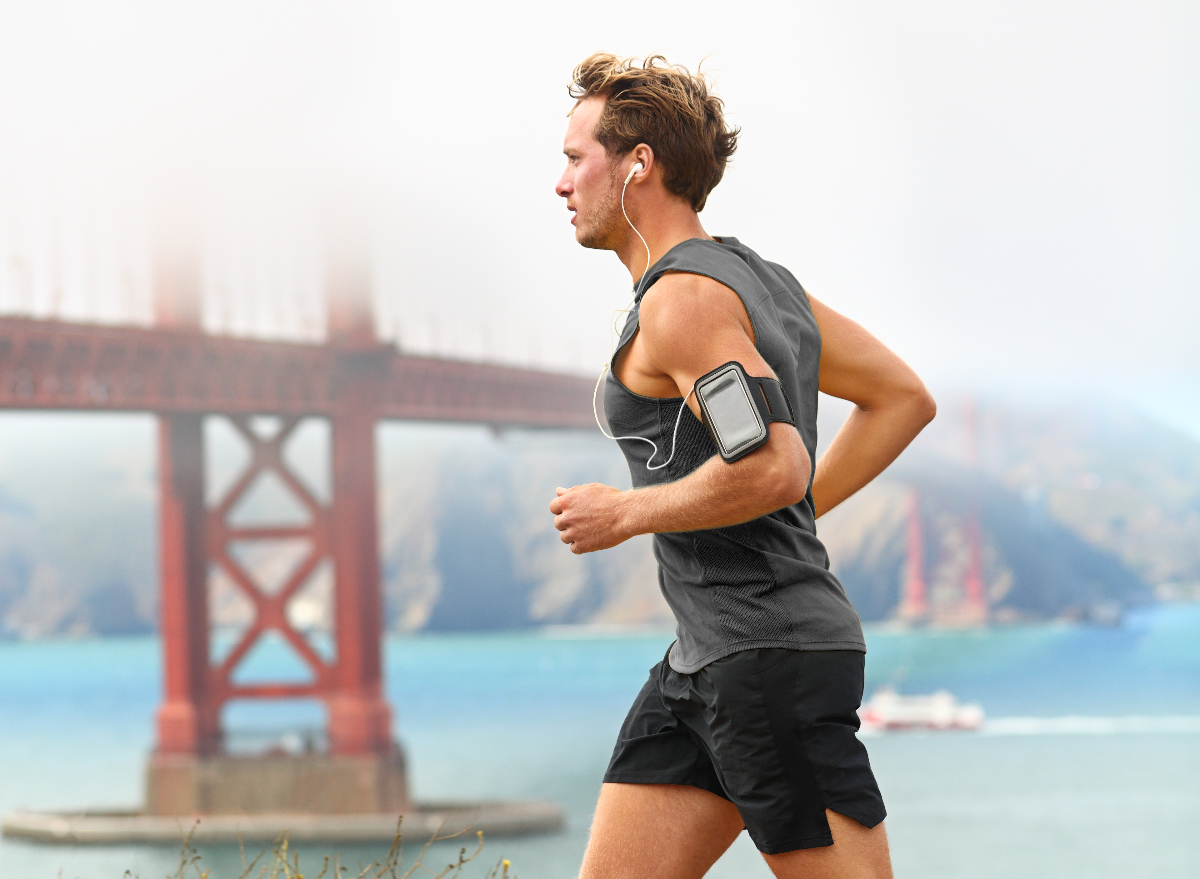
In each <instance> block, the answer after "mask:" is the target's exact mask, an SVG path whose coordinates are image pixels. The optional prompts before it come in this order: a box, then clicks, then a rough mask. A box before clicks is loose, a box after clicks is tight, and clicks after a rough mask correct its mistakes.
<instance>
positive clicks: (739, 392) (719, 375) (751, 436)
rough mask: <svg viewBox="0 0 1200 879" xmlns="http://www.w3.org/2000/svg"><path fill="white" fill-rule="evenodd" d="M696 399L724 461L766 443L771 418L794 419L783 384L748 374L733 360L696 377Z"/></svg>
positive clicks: (741, 455)
mask: <svg viewBox="0 0 1200 879" xmlns="http://www.w3.org/2000/svg"><path fill="white" fill-rule="evenodd" d="M696 400H697V402H699V404H700V413H701V415H702V416H703V420H704V426H705V427H707V428H708V432H709V433H710V434H712V438H713V442H715V443H716V444H717V451H718V452H719V453H720V455H721V459H722V460H724V461H725V462H726V463H727V464H728V463H732V462H734V461H736V460H737V459H738V458H743V457H745V456H746V455H748V454H750V453H751V452H753V451H754V450H755V449H757V448H759V447H760V446H762V445H763V444H764V443H766V441H767V440H768V439H770V437H771V434H770V431H769V430H768V428H767V425H768V424H770V423H771V422H772V421H784V422H787V423H788V424H795V423H796V418H795V416H794V415H793V414H792V406H791V402H790V401H789V400H788V398H787V394H786V393H785V392H784V390H783V385H781V384H780V383H779V382H778V381H776V380H775V379H773V378H765V377H763V378H759V377H755V376H751V375H748V374H747V373H746V370H745V369H744V368H743V367H742V365H741V364H740V363H738V362H737V361H736V360H731V361H729V362H728V363H725V364H722V365H721V366H718V367H717V368H716V369H714V370H713V371H712V372H709V373H705V374H704V375H702V376H701V377H700V378H699V379H698V380H697V381H696Z"/></svg>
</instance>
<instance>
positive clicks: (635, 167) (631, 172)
mask: <svg viewBox="0 0 1200 879" xmlns="http://www.w3.org/2000/svg"><path fill="white" fill-rule="evenodd" d="M640 170H642V163H641V162H635V163H634V165H633V167H632V168H630V169H629V176H628V177H626V178H625V182H626V183H628V182H629V181H630V180H632V179H633V175H634V174H636V173H637V172H638V171H640Z"/></svg>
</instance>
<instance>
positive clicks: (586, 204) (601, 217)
mask: <svg viewBox="0 0 1200 879" xmlns="http://www.w3.org/2000/svg"><path fill="white" fill-rule="evenodd" d="M603 109H604V99H603V98H588V99H587V100H585V101H583V102H582V103H580V104H579V106H578V107H576V108H575V112H574V113H572V114H571V117H570V121H568V123H567V136H566V138H565V139H564V140H563V153H564V154H565V155H566V157H567V167H566V169H565V170H564V171H563V173H562V177H560V178H559V179H558V184H557V185H556V186H555V187H554V191H555V192H557V193H558V194H559V195H561V196H562V197H563V198H565V199H566V200H567V209H568V210H569V211H571V214H572V216H571V225H573V226H574V227H575V240H576V241H578V242H579V243H580V244H582V245H583V246H584V247H592V248H596V249H599V250H615V249H616V247H617V245H618V244H619V243H620V240H621V238H622V236H623V233H624V222H625V221H624V218H623V217H622V216H621V180H620V169H619V166H616V165H614V164H613V163H611V162H610V161H609V158H608V155H607V153H605V151H604V147H603V146H601V145H600V142H599V141H597V140H596V138H595V137H593V136H592V132H594V131H595V130H596V122H597V121H598V120H599V119H600V113H601V111H602V110H603Z"/></svg>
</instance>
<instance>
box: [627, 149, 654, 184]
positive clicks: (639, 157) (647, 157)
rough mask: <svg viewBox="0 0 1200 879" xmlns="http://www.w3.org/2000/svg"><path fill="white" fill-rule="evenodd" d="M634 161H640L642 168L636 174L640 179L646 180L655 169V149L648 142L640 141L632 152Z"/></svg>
mask: <svg viewBox="0 0 1200 879" xmlns="http://www.w3.org/2000/svg"><path fill="white" fill-rule="evenodd" d="M630 155H631V158H632V159H633V161H634V162H640V163H641V165H642V170H641V171H639V172H638V173H637V175H636V177H637V179H638V180H645V179H646V178H647V177H648V176H649V175H650V174H651V173H652V172H653V171H654V165H655V162H654V150H652V149H651V148H650V146H649V145H648V144H644V143H639V144H638V145H637V146H635V147H634V148H633V152H632V153H631V154H630Z"/></svg>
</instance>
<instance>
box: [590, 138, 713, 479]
mask: <svg viewBox="0 0 1200 879" xmlns="http://www.w3.org/2000/svg"><path fill="white" fill-rule="evenodd" d="M643 168H644V166H643V165H642V163H641V162H634V164H633V167H632V168H630V169H629V174H628V175H627V176H626V177H625V184H624V186H622V187H621V213H622V214H624V216H625V222H626V223H628V224H629V228H630V229H632V230H633V231H634V233H635V234H636V235H637V237H638V238H641V239H642V246H643V247H645V248H646V270H645V271H644V272H642V277H641V280H639V281H638V287H637V291H636V292H635V293H634V295H633V298H634V301H635V302H636V301H637V299H638V297H639V296H640V295H641V292H642V285H643V284H645V283H646V277H647V276H648V275H649V274H650V245H649V244H647V243H646V239H645V238H643V237H642V233H641V232H638V228H637V226H635V225H633V220H631V219H629V214H627V213H625V187H627V186H629V181H630V180H632V179H633V175H634V174H636V173H637V172H638V171H641V170H642V169H643ZM632 308H633V305H632V303H631V304H630V307H629V308H626V309H622V310H623V311H624V312H625V313H626V314H628V313H629V311H630V310H631V309H632ZM618 313H619V312H615V311H614V312H613V321H612V323H611V325H610V330H609V341H610V342H611V343H612V346H613V350H612V351H611V352H610V353H609V356H608V360H607V361H605V363H604V367H603V369H601V370H600V377H599V378H597V379H596V387H595V388H594V389H593V390H592V417H593V418H595V419H596V427H598V428H600V432H601V433H602V434H604V435H605V436H606V437H608V438H609V439H610V440H614V441H616V442H620V441H621V440H639V441H640V442H643V443H649V444H650V448H652V449H654V451H653V452H651V453H650V457H649V458H647V459H646V469H647V470H661V469H662V468H664V467H666V466H667V465H668V464H670V463H671V462H672V461H674V460H675V448H676V441H677V439H678V437H679V422H680V420H681V419H682V418H683V410H684V408H685V407H686V406H687V401H688V397H691V396H692V392H693V391H695V390H696V386H695V385H694V384H693V385H692V388H691V390H689V391H688V392H687V396H686V397H684V398H683V402H682V403H680V404H679V413H678V414H677V415H676V416H675V429H674V430H673V431H672V432H671V457H669V458H667V460H665V461H663V462H662V463H661V464H656V465H654V466H651V464H650V462H651V461H653V460H654V458H655V456H656V455H657V454H658V443H656V442H655V441H654V440H652V439H647V438H646V437H644V436H613V435H612V434H611V433H609V432H608V431H607V430H605V429H604V425H603V424H601V423H600V413H599V412H598V411H597V410H596V395H597V394H598V393H599V392H600V383H601V382H602V381H604V373H605V371H606V370H607V369H608V365H609V363H610V362H611V361H612V358H613V355H614V354H616V343H615V342H612V332H613V331H614V330H615V329H616V316H617V314H618Z"/></svg>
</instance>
